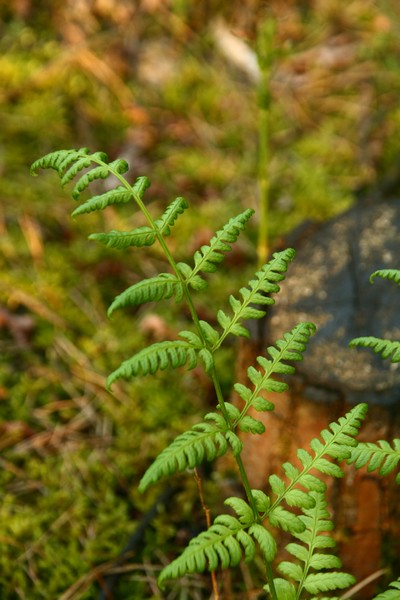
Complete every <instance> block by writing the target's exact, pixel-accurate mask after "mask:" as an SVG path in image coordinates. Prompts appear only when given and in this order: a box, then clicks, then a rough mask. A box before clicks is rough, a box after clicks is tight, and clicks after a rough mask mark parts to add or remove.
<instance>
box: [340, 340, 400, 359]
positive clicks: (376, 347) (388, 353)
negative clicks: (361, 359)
mask: <svg viewBox="0 0 400 600" xmlns="http://www.w3.org/2000/svg"><path fill="white" fill-rule="evenodd" d="M349 346H350V347H351V348H354V347H355V346H361V347H363V348H372V349H373V351H374V352H375V354H381V355H382V358H384V359H385V358H390V361H391V362H392V363H398V362H400V342H392V341H391V340H383V339H380V338H376V337H373V336H366V337H359V338H354V339H353V340H351V342H350V344H349Z"/></svg>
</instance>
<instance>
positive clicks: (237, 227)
mask: <svg viewBox="0 0 400 600" xmlns="http://www.w3.org/2000/svg"><path fill="white" fill-rule="evenodd" d="M253 214H254V210H251V209H249V208H248V209H247V210H245V211H244V212H242V213H240V214H239V215H237V216H236V217H233V218H232V219H230V220H229V221H228V223H226V225H224V227H223V228H222V229H221V230H220V231H217V233H216V234H215V236H214V237H213V238H212V239H211V241H210V245H209V246H202V247H201V248H200V250H197V252H196V253H195V255H194V268H193V270H192V272H191V275H190V276H189V277H188V279H187V284H188V285H191V283H192V279H194V278H195V277H196V276H198V274H199V273H201V272H202V273H214V272H215V271H216V270H217V268H218V265H219V263H221V262H222V261H223V260H224V258H225V254H224V253H225V252H230V250H232V248H231V246H230V244H233V243H234V242H236V240H237V238H238V237H239V234H240V232H241V231H242V230H243V229H244V228H245V225H246V223H247V221H248V220H249V219H250V218H251V216H252V215H253Z"/></svg>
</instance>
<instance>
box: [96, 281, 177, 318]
mask: <svg viewBox="0 0 400 600" xmlns="http://www.w3.org/2000/svg"><path fill="white" fill-rule="evenodd" d="M182 296H183V284H182V282H181V281H180V280H179V279H178V278H177V277H176V276H175V275H172V274H171V273H160V274H159V275H157V276H156V277H149V278H148V279H143V280H142V281H139V282H138V283H135V284H134V285H132V286H130V287H129V288H127V289H126V290H124V291H123V292H122V293H121V294H119V296H117V297H116V298H115V300H114V301H113V302H112V304H111V306H110V308H109V309H108V313H107V314H108V316H111V315H112V313H113V312H114V311H115V310H117V309H118V308H124V307H126V306H137V305H138V304H143V303H145V302H158V301H159V300H168V299H169V298H172V297H174V298H175V301H176V302H180V300H182Z"/></svg>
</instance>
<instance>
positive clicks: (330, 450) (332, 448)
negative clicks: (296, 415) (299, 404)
mask: <svg viewBox="0 0 400 600" xmlns="http://www.w3.org/2000/svg"><path fill="white" fill-rule="evenodd" d="M366 412H367V405H366V404H358V405H357V406H355V407H354V408H353V409H352V410H351V411H350V412H348V413H347V414H346V415H345V416H344V417H340V418H339V420H338V422H334V423H330V425H329V429H324V430H323V431H322V432H321V437H322V439H323V442H321V440H319V439H318V438H314V439H313V440H311V443H310V446H311V448H312V450H313V452H314V457H313V456H312V455H311V454H310V453H309V452H307V451H306V450H304V449H299V450H298V451H297V456H298V458H299V460H300V462H301V464H302V466H303V469H302V470H301V471H299V469H297V468H296V467H295V466H293V465H292V464H291V463H289V462H286V463H284V464H283V469H284V471H285V475H286V477H287V478H288V479H289V481H290V483H289V485H287V484H286V483H285V481H284V480H283V479H282V478H281V477H279V476H278V475H271V476H270V477H269V480H268V481H269V484H270V486H271V489H272V492H273V493H274V495H275V496H276V497H277V498H276V500H275V502H274V503H273V504H272V503H271V502H270V500H269V498H268V496H266V495H265V498H266V500H265V506H266V510H265V513H264V514H263V515H262V518H263V519H265V518H267V517H268V518H269V519H270V521H271V524H272V525H274V526H276V525H277V526H279V527H282V528H284V529H286V530H288V531H291V532H294V533H295V532H296V530H295V529H294V528H293V526H295V527H296V528H297V527H298V526H299V523H298V520H299V517H297V516H295V515H293V514H292V513H291V512H288V511H285V512H284V513H279V514H278V519H277V513H276V511H277V509H281V507H280V505H281V503H282V501H283V500H284V501H285V502H286V504H287V505H288V506H289V507H299V508H301V509H302V510H306V509H309V508H311V507H312V505H313V504H314V500H313V497H312V495H310V492H311V491H315V492H323V491H324V490H325V487H326V486H325V483H324V482H323V481H321V480H320V479H318V477H316V476H315V475H312V474H311V473H310V471H311V470H312V469H316V470H317V471H319V472H320V473H325V474H328V475H330V476H332V477H343V471H342V469H341V468H340V467H339V465H337V464H336V463H333V462H331V461H329V460H327V459H326V458H325V456H329V457H331V458H334V459H337V460H345V459H348V458H349V457H350V456H351V452H352V449H353V448H354V447H355V446H356V445H357V441H356V440H355V439H354V436H356V435H357V433H358V430H359V428H360V425H361V421H362V420H363V419H364V417H365V415H366ZM297 486H302V487H303V488H305V489H306V490H307V491H306V492H304V491H303V490H301V489H298V488H297ZM261 494H263V492H261ZM286 513H287V514H286ZM297 531H298V529H297Z"/></svg>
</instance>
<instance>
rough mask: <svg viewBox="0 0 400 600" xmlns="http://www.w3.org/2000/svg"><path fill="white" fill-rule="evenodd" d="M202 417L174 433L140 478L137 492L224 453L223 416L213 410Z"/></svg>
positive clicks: (224, 425) (225, 445) (225, 446)
mask: <svg viewBox="0 0 400 600" xmlns="http://www.w3.org/2000/svg"><path fill="white" fill-rule="evenodd" d="M215 417H220V418H219V419H218V418H217V419H215ZM204 419H205V422H203V423H197V424H196V425H194V426H193V427H192V428H191V429H190V430H189V431H186V432H184V433H182V434H181V435H178V436H177V437H176V438H175V440H174V441H173V442H172V443H171V444H170V445H169V446H167V447H166V448H165V449H164V450H163V451H162V452H161V453H160V454H159V455H158V456H157V458H156V460H155V461H154V462H153V463H152V465H151V466H150V467H149V468H148V469H147V471H146V472H145V474H144V475H143V477H142V479H141V481H140V484H139V491H140V492H144V491H145V490H146V489H147V488H148V487H149V486H150V485H152V484H154V483H156V482H157V481H159V480H160V479H162V478H163V477H168V476H170V475H172V474H173V473H177V472H178V471H184V470H185V469H193V468H194V467H196V466H198V465H200V464H201V463H202V462H203V461H204V460H208V461H212V460H214V459H215V458H217V457H218V456H223V455H224V454H225V453H226V451H227V449H228V442H227V439H226V436H225V433H226V431H227V425H226V423H225V421H224V419H223V418H222V417H221V416H220V415H217V414H216V413H213V414H212V415H206V416H205V417H204ZM207 421H208V422H207Z"/></svg>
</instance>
